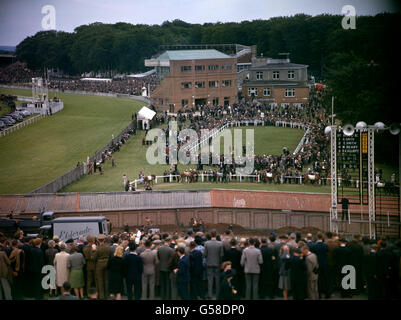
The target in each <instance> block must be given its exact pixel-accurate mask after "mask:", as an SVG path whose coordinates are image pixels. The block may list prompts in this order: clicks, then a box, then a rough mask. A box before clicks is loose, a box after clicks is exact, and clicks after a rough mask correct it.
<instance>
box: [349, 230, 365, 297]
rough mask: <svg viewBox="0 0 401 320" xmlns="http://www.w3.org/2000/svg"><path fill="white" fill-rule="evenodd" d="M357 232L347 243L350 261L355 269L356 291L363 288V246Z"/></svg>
mask: <svg viewBox="0 0 401 320" xmlns="http://www.w3.org/2000/svg"><path fill="white" fill-rule="evenodd" d="M360 240H361V238H360V236H359V234H356V235H354V237H353V239H352V241H350V242H349V243H348V244H347V247H348V248H350V249H351V251H352V256H351V257H352V263H351V265H353V266H354V267H355V271H356V292H360V291H362V290H363V270H362V268H363V247H362V244H361V242H360Z"/></svg>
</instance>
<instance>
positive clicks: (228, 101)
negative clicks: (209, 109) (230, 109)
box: [224, 97, 230, 107]
mask: <svg viewBox="0 0 401 320" xmlns="http://www.w3.org/2000/svg"><path fill="white" fill-rule="evenodd" d="M229 105H230V97H224V106H225V107H227V106H229Z"/></svg>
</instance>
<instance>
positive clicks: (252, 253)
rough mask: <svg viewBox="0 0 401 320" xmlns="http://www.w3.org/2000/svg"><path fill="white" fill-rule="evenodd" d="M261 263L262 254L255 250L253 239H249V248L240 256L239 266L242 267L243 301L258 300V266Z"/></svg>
mask: <svg viewBox="0 0 401 320" xmlns="http://www.w3.org/2000/svg"><path fill="white" fill-rule="evenodd" d="M262 263H263V258H262V252H261V251H260V249H257V248H255V239H254V238H249V247H248V248H246V249H244V251H243V252H242V256H241V265H242V266H243V267H244V273H245V286H246V295H245V299H247V300H250V299H251V292H253V299H254V300H256V299H258V289H259V274H260V265H261V264H262Z"/></svg>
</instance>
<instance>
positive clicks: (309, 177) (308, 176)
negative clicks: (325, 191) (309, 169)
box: [303, 172, 320, 184]
mask: <svg viewBox="0 0 401 320" xmlns="http://www.w3.org/2000/svg"><path fill="white" fill-rule="evenodd" d="M303 178H304V181H305V184H307V183H308V182H310V183H311V184H315V182H316V181H319V179H320V175H319V174H318V173H317V172H314V173H305V174H304V175H303Z"/></svg>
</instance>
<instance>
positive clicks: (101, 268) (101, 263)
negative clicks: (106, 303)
mask: <svg viewBox="0 0 401 320" xmlns="http://www.w3.org/2000/svg"><path fill="white" fill-rule="evenodd" d="M97 240H98V241H99V246H98V247H97V248H96V251H95V263H96V267H95V273H96V286H97V289H98V291H99V299H105V297H106V295H107V294H108V281H107V262H108V261H109V258H110V250H111V249H110V247H109V246H107V245H106V244H105V240H106V235H104V234H99V235H98V237H97Z"/></svg>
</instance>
